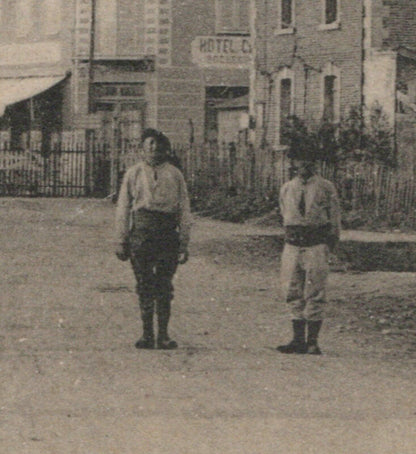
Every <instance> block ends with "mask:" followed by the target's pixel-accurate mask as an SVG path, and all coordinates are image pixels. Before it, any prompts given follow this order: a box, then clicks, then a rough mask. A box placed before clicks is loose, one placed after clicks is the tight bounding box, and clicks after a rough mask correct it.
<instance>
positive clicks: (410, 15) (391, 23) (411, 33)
mask: <svg viewBox="0 0 416 454" xmlns="http://www.w3.org/2000/svg"><path fill="white" fill-rule="evenodd" d="M377 1H380V0H377ZM381 1H382V5H383V10H384V17H383V29H384V30H383V37H384V39H383V45H384V46H388V47H396V46H399V45H403V46H409V47H415V46H416V2H415V1H414V0H381Z"/></svg>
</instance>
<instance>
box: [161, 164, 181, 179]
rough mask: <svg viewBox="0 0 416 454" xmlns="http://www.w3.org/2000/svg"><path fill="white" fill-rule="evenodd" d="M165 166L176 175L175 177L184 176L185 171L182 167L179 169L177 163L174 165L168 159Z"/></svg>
mask: <svg viewBox="0 0 416 454" xmlns="http://www.w3.org/2000/svg"><path fill="white" fill-rule="evenodd" d="M165 168H166V170H167V171H168V172H169V173H171V174H173V175H175V177H177V178H183V173H182V171H181V170H180V169H178V167H176V166H175V165H173V164H172V163H171V162H169V161H167V162H166V163H165Z"/></svg>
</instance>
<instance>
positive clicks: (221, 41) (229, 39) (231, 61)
mask: <svg viewBox="0 0 416 454" xmlns="http://www.w3.org/2000/svg"><path fill="white" fill-rule="evenodd" d="M251 52H252V46H251V39H250V38H249V37H243V36H198V37H197V38H195V39H194V40H193V41H192V61H193V62H194V63H195V64H196V65H198V66H202V67H209V66H220V67H240V68H248V66H249V64H250V59H251Z"/></svg>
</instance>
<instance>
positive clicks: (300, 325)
mask: <svg viewBox="0 0 416 454" xmlns="http://www.w3.org/2000/svg"><path fill="white" fill-rule="evenodd" d="M292 326H293V339H292V340H291V341H290V342H289V343H288V344H286V345H279V346H278V347H277V350H278V351H279V352H280V353H306V343H305V327H306V321H305V320H302V319H295V320H292Z"/></svg>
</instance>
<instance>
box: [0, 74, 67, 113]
mask: <svg viewBox="0 0 416 454" xmlns="http://www.w3.org/2000/svg"><path fill="white" fill-rule="evenodd" d="M65 77H66V76H65V75H61V76H45V77H15V78H4V79H0V117H1V116H2V115H3V114H4V110H5V109H6V107H7V106H9V105H11V104H15V103H16V102H20V101H24V100H25V99H30V98H32V97H33V96H36V95H38V94H39V93H42V92H44V91H46V90H48V89H49V88H51V87H53V86H54V85H56V84H57V83H59V82H61V81H62V80H63V79H65Z"/></svg>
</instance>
